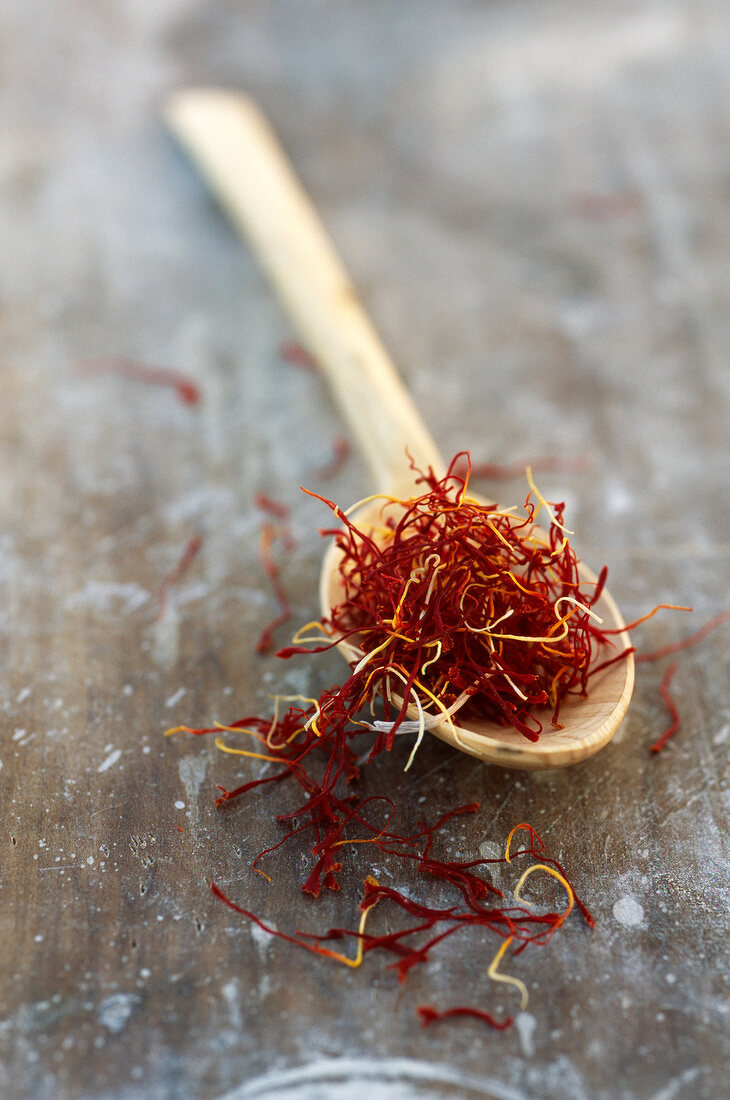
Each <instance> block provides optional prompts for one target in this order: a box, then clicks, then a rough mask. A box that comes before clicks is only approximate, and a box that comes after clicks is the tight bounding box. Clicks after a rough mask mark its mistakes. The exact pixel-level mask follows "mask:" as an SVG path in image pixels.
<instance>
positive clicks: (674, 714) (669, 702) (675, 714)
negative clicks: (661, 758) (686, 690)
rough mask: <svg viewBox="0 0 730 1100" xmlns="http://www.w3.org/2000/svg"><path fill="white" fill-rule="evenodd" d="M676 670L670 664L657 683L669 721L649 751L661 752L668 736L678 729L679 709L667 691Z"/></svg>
mask: <svg viewBox="0 0 730 1100" xmlns="http://www.w3.org/2000/svg"><path fill="white" fill-rule="evenodd" d="M676 671H677V666H676V665H670V666H669V668H668V669H667V670H666V672H665V673H664V676H663V678H662V682H661V684H660V685H659V694H660V695H661V697H662V699H663V700H664V702H665V703H666V706H667V710H668V711H669V716H670V723H669V725H668V726H667V728H666V729H665V731H664V733H663V734H662V735H661V737H659V738H658V739H657V740H656V741H655V742H654V744H653V745H652V746H651V752H661V751H662V749H663V748H664V746H665V745H666V743H667V741H668V740H669V738H670V737H671V736H672V735H673V734H675V733H676V732H677V730H678V729H679V721H680V719H679V711H678V710H677V706H676V704H675V702H674V699H673V698H672V696H671V695H670V693H669V685H670V684H671V682H672V677H673V676H674V673H675V672H676Z"/></svg>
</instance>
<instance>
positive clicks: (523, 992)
mask: <svg viewBox="0 0 730 1100" xmlns="http://www.w3.org/2000/svg"><path fill="white" fill-rule="evenodd" d="M513 939H514V936H510V937H509V939H506V940H505V941H504V943H503V944H502V946H501V947H500V949H499V951H498V952H497V954H496V955H495V956H494V958H493V959H492V961H491V962H490V964H489V967H488V969H487V976H488V977H490V978H491V979H492V981H493V982H507V984H508V985H514V986H516V987H517V989H519V991H520V1008H523V1009H524V1008H527V1005H528V1002H529V1000H530V995H529V993H528V992H527V986H526V985H525V983H524V982H523V981H522V980H521V979H520V978H513V977H512V976H511V975H510V974H498V973H497V967H498V966H499V964H500V962H501V961H502V956H503V955H504V953H505V951H506V950H507V948H508V947H509V945H510V944H511V943H512V940H513Z"/></svg>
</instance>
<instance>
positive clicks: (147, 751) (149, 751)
mask: <svg viewBox="0 0 730 1100" xmlns="http://www.w3.org/2000/svg"><path fill="white" fill-rule="evenodd" d="M142 752H143V753H144V755H145V756H149V754H150V753H151V752H152V749H151V748H150V747H149V745H143V747H142Z"/></svg>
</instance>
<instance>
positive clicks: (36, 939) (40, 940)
mask: <svg viewBox="0 0 730 1100" xmlns="http://www.w3.org/2000/svg"><path fill="white" fill-rule="evenodd" d="M33 942H34V943H43V936H42V935H41V933H40V932H39V933H38V935H37V936H34V937H33Z"/></svg>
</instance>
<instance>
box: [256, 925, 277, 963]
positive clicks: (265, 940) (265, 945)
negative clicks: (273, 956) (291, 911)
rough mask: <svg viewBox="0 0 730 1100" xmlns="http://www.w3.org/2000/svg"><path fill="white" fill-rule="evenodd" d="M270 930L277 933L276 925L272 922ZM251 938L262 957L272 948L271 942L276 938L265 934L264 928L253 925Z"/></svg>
mask: <svg viewBox="0 0 730 1100" xmlns="http://www.w3.org/2000/svg"><path fill="white" fill-rule="evenodd" d="M269 928H271V929H272V930H273V931H274V932H275V931H276V925H275V924H273V923H272V922H271V921H269ZM251 936H252V938H253V941H254V943H255V944H256V946H257V947H258V949H259V952H260V953H261V955H262V956H263V955H265V954H266V952H267V951H268V949H269V948H270V947H271V941H272V940H273V938H274V937H273V936H270V935H269V933H268V932H265V931H264V929H263V928H260V927H259V925H258V924H252V925H251Z"/></svg>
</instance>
